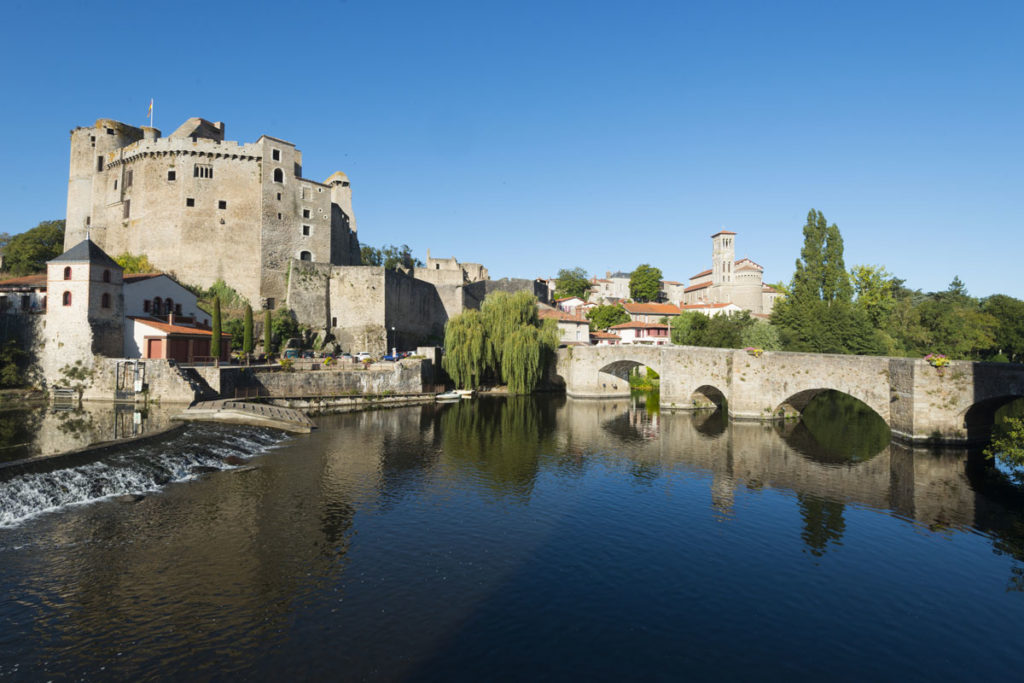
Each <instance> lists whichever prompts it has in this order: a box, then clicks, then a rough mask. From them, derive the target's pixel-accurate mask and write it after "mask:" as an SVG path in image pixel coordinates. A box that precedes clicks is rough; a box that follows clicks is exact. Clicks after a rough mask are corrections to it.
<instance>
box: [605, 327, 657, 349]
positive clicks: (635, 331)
mask: <svg viewBox="0 0 1024 683" xmlns="http://www.w3.org/2000/svg"><path fill="white" fill-rule="evenodd" d="M608 331H609V332H612V333H613V334H617V335H618V336H619V338H620V339H621V341H620V343H621V344H654V345H656V346H663V345H666V344H670V343H671V341H670V339H669V331H668V325H665V324H661V323H644V322H628V323H621V324H619V325H612V326H611V327H609V328H608Z"/></svg>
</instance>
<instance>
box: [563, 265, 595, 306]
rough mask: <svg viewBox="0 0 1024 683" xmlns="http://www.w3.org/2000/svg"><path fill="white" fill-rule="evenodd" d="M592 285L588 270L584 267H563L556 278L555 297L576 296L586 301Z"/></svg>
mask: <svg viewBox="0 0 1024 683" xmlns="http://www.w3.org/2000/svg"><path fill="white" fill-rule="evenodd" d="M591 287H592V285H591V284H590V280H588V279H587V271H585V270H583V269H582V268H573V269H571V270H570V269H568V268H562V269H561V270H559V271H558V277H557V278H555V298H556V299H564V298H566V297H570V296H576V297H579V298H580V299H583V300H584V301H586V300H587V294H588V293H589V292H590V288H591Z"/></svg>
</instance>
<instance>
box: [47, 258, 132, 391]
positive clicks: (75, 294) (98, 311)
mask: <svg viewBox="0 0 1024 683" xmlns="http://www.w3.org/2000/svg"><path fill="white" fill-rule="evenodd" d="M46 293H47V306H46V328H45V332H44V335H43V337H44V339H45V343H44V345H43V354H42V364H43V369H44V372H45V374H46V376H47V377H56V376H57V375H58V373H59V371H60V368H62V367H64V366H65V365H74V363H75V361H79V360H80V361H82V362H83V364H85V365H86V366H87V367H88V366H91V364H92V357H93V356H94V355H103V356H110V357H114V358H116V357H119V356H121V355H123V353H122V349H123V345H124V288H123V271H122V269H121V266H119V265H117V263H115V262H114V260H113V259H111V258H110V257H109V256H107V255H106V254H105V253H104V252H103V250H102V249H100V248H99V247H98V246H97V245H96V244H95V243H94V242H93V241H91V240H90V239H88V238H86V239H84V240H82V241H80V242H79V243H78V244H76V245H75V246H73V247H71V249H68V250H67V251H65V252H64V253H63V254H61V255H60V256H58V257H57V258H55V259H53V260H52V261H49V262H47V264H46Z"/></svg>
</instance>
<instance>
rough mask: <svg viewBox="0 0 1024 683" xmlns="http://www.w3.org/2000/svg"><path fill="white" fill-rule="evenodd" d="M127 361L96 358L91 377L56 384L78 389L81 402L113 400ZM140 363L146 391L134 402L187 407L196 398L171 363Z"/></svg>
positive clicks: (179, 371)
mask: <svg viewBox="0 0 1024 683" xmlns="http://www.w3.org/2000/svg"><path fill="white" fill-rule="evenodd" d="M127 360H129V359H125V358H106V357H103V356H96V357H95V358H94V359H93V363H92V367H91V373H90V377H88V378H87V379H84V380H70V379H67V378H65V379H62V380H59V381H58V384H59V385H60V386H65V387H71V388H76V387H81V388H82V389H83V392H82V400H83V401H113V400H115V398H116V395H117V366H118V363H125V361H127ZM135 360H138V359H135ZM139 364H140V365H143V366H145V390H144V391H143V393H139V394H136V396H135V399H136V400H139V401H144V400H148V401H157V402H159V403H185V404H188V403H191V402H192V401H194V400H195V399H196V391H195V388H194V387H193V386H192V385H191V384H190V383H189V381H188V379H186V377H185V376H184V375H183V374H182V371H181V369H180V368H178V367H177V366H176V365H175V364H174V363H173V362H170V361H167V360H154V359H149V358H147V359H145V360H140V361H139Z"/></svg>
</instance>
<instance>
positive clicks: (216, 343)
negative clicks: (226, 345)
mask: <svg viewBox="0 0 1024 683" xmlns="http://www.w3.org/2000/svg"><path fill="white" fill-rule="evenodd" d="M212 327H213V337H212V338H211V339H210V355H211V356H213V357H214V358H220V334H221V326H220V297H214V298H213V323H212Z"/></svg>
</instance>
